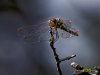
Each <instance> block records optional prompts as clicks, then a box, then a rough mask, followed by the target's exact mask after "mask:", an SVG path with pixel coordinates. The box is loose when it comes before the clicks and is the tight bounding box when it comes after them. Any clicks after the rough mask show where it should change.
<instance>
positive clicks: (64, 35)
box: [59, 30, 71, 39]
mask: <svg viewBox="0 0 100 75" xmlns="http://www.w3.org/2000/svg"><path fill="white" fill-rule="evenodd" d="M59 35H60V36H61V37H62V38H64V39H66V38H70V37H71V34H70V33H68V32H66V31H64V30H61V31H60V33H59Z"/></svg>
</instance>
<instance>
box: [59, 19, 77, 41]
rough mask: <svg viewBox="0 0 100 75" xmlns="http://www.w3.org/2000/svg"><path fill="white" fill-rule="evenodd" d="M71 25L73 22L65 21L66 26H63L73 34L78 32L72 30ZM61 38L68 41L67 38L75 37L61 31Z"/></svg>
mask: <svg viewBox="0 0 100 75" xmlns="http://www.w3.org/2000/svg"><path fill="white" fill-rule="evenodd" d="M71 23H72V22H71V20H64V24H63V26H64V28H65V29H67V30H70V31H72V32H77V31H76V29H75V28H72V26H71ZM60 36H61V37H62V38H64V39H66V38H70V37H72V36H75V35H72V34H71V33H69V32H66V31H64V30H60Z"/></svg>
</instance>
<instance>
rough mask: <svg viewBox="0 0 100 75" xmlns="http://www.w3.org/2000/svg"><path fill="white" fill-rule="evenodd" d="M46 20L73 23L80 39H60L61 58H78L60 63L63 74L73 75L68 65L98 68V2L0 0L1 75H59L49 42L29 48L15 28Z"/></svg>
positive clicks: (99, 41)
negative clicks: (68, 20) (76, 64)
mask: <svg viewBox="0 0 100 75" xmlns="http://www.w3.org/2000/svg"><path fill="white" fill-rule="evenodd" d="M49 17H61V18H66V19H70V20H72V23H73V25H74V27H75V28H77V29H78V30H79V37H72V38H70V39H59V41H58V42H57V43H56V45H55V46H56V48H57V52H58V54H59V56H60V58H63V57H66V56H69V55H72V54H76V55H77V57H76V58H74V59H72V60H70V61H65V62H63V63H62V64H61V68H62V71H63V73H64V75H72V74H73V69H72V68H71V67H70V63H71V62H73V61H75V62H77V63H79V64H80V65H82V66H85V67H93V66H95V65H96V66H100V60H99V59H100V46H99V45H100V34H99V33H100V1H99V0H41V1H40V0H0V75H58V72H57V70H56V62H55V59H54V57H53V53H52V51H51V48H50V46H49V44H48V42H45V43H36V44H35V45H31V44H30V43H25V41H24V40H22V39H21V37H19V36H18V33H17V32H16V29H17V28H18V27H20V26H21V25H31V24H33V25H34V24H36V23H39V22H40V21H42V20H46V19H48V18H49Z"/></svg>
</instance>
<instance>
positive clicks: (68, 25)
mask: <svg viewBox="0 0 100 75" xmlns="http://www.w3.org/2000/svg"><path fill="white" fill-rule="evenodd" d="M63 23H64V24H63V26H64V27H65V28H66V29H70V28H71V20H63Z"/></svg>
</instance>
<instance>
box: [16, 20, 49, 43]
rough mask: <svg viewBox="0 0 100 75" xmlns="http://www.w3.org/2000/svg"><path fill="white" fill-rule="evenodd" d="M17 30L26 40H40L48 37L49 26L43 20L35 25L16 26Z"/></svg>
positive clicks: (33, 41)
mask: <svg viewBox="0 0 100 75" xmlns="http://www.w3.org/2000/svg"><path fill="white" fill-rule="evenodd" d="M17 32H18V34H19V35H20V36H22V37H23V38H24V39H25V40H26V41H28V42H32V43H35V42H40V41H41V40H42V39H43V40H48V38H49V27H48V24H47V22H43V23H40V24H36V25H28V26H21V27H19V28H17Z"/></svg>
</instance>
